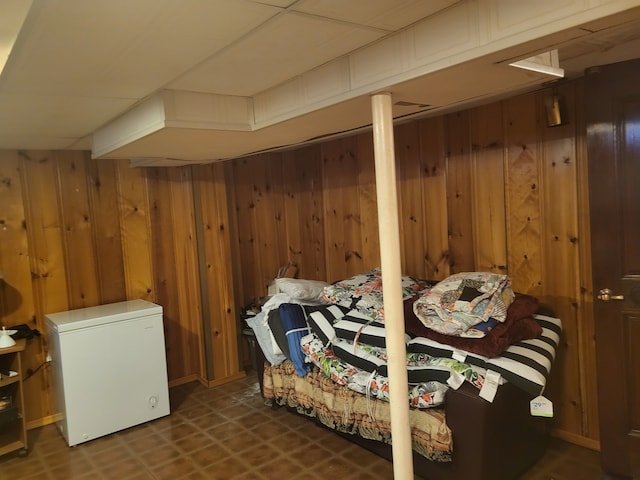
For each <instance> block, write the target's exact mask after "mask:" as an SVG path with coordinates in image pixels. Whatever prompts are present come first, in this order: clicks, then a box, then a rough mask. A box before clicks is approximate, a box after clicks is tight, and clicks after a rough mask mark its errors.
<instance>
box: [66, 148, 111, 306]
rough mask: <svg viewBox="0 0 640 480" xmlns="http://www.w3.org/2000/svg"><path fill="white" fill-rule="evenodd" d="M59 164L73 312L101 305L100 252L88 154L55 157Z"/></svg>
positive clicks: (70, 153) (69, 153)
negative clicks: (90, 191)
mask: <svg viewBox="0 0 640 480" xmlns="http://www.w3.org/2000/svg"><path fill="white" fill-rule="evenodd" d="M55 158H56V162H57V164H58V184H59V190H58V195H59V197H60V211H61V217H62V224H63V229H62V241H63V245H64V251H65V263H66V264H67V269H66V272H67V285H68V286H69V306H70V308H72V309H75V308H83V307H91V306H93V305H98V304H99V303H101V299H100V287H99V284H98V283H99V280H98V279H99V277H98V264H97V252H96V245H95V237H94V232H93V228H94V227H95V225H96V224H95V221H94V220H95V219H94V218H93V217H92V215H91V210H90V200H89V188H88V182H87V180H88V173H87V170H86V168H85V161H87V160H88V159H89V154H88V152H80V151H77V152H67V153H66V154H64V155H60V154H55Z"/></svg>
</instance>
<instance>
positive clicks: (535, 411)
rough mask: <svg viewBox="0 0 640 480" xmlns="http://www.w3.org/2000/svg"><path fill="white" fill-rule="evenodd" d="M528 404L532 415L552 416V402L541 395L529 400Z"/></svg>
mask: <svg viewBox="0 0 640 480" xmlns="http://www.w3.org/2000/svg"><path fill="white" fill-rule="evenodd" d="M530 405H531V415H533V416H534V417H553V403H552V402H551V400H549V399H547V398H545V397H543V396H542V395H540V396H539V397H536V398H534V399H533V400H531V402H530Z"/></svg>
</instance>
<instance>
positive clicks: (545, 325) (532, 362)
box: [407, 314, 562, 397]
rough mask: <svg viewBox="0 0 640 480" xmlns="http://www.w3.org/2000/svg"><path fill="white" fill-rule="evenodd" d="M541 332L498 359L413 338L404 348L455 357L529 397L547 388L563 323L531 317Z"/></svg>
mask: <svg viewBox="0 0 640 480" xmlns="http://www.w3.org/2000/svg"><path fill="white" fill-rule="evenodd" d="M533 318H534V321H535V322H536V323H537V324H538V325H539V326H540V328H541V330H542V333H541V334H540V336H539V337H538V338H534V339H529V340H523V341H520V342H516V343H514V344H512V345H510V346H509V347H508V348H507V349H506V350H505V351H504V352H502V354H501V355H500V356H496V357H493V358H487V357H483V356H480V355H475V354H472V353H469V352H465V351H461V350H459V349H456V348H454V347H452V346H450V345H443V344H439V343H438V342H436V341H433V340H430V339H427V338H414V339H412V340H411V341H409V344H408V345H407V352H409V353H426V354H427V355H431V356H434V357H436V356H440V357H444V358H455V359H456V360H459V361H461V362H464V363H468V364H469V365H474V366H477V367H481V368H484V369H486V370H488V371H493V372H496V373H499V374H500V375H501V376H502V377H503V378H504V379H505V380H507V381H508V382H511V383H513V384H514V385H515V386H516V387H518V388H520V389H522V390H524V391H525V392H527V393H529V394H530V395H532V396H534V397H535V396H538V395H540V394H541V393H542V392H543V391H544V388H545V386H546V382H547V378H548V377H549V374H550V372H551V365H552V363H553V360H554V358H555V354H556V351H557V349H558V346H559V345H560V334H561V332H562V322H561V321H560V319H558V318H554V317H549V316H546V315H537V314H536V315H534V316H533Z"/></svg>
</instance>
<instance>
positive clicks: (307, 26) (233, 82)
mask: <svg viewBox="0 0 640 480" xmlns="http://www.w3.org/2000/svg"><path fill="white" fill-rule="evenodd" d="M381 36H382V33H381V32H380V31H374V30H371V29H370V28H366V27H365V28H361V27H357V26H353V25H349V24H345V23H343V22H331V21H327V20H324V19H321V18H317V17H310V16H306V15H300V14H295V13H289V14H287V15H283V16H280V17H278V18H275V19H274V20H273V21H270V22H268V23H267V24H265V25H264V26H263V27H262V28H260V29H258V30H257V31H255V32H254V33H252V34H251V35H249V36H247V37H246V38H244V39H242V40H241V41H239V42H238V43H236V44H235V45H233V46H232V47H230V48H228V49H226V50H225V51H223V52H221V53H220V54H218V55H215V56H214V57H212V58H211V59H210V60H208V61H206V62H204V63H203V64H202V65H201V66H200V67H198V68H196V69H194V70H192V71H191V72H189V73H187V74H185V75H183V76H181V77H180V78H178V79H177V80H176V81H174V82H171V84H170V85H169V88H171V89H176V90H192V91H200V92H209V93H225V94H229V95H240V96H251V95H254V94H256V93H258V92H260V91H263V90H266V89H267V88H270V87H272V86H274V85H277V84H280V83H282V82H284V81H286V80H288V79H290V78H292V77H294V76H296V75H300V74H302V73H304V72H306V71H308V70H310V69H312V68H315V67H317V66H319V65H322V64H324V63H326V62H328V61H329V60H332V59H334V58H336V57H340V56H341V55H345V54H347V53H349V52H351V51H352V50H354V49H357V48H359V47H361V46H363V45H366V44H368V43H370V42H373V41H375V40H377V39H379V38H381Z"/></svg>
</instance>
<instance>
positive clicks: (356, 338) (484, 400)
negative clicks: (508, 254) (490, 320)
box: [250, 269, 561, 480]
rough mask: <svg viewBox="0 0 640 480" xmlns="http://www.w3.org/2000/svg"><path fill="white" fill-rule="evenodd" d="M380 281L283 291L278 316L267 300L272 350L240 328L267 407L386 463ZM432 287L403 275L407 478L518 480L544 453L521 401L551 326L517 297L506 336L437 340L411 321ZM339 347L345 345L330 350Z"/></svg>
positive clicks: (535, 421) (541, 427)
mask: <svg viewBox="0 0 640 480" xmlns="http://www.w3.org/2000/svg"><path fill="white" fill-rule="evenodd" d="M380 275H381V273H380V272H379V270H377V269H374V270H372V271H369V272H365V273H364V274H362V275H358V276H355V277H353V278H350V279H347V280H345V281H342V282H337V283H336V284H333V285H326V284H325V285H324V286H323V287H322V292H323V293H322V294H321V295H319V294H318V293H317V290H313V291H314V293H313V295H310V291H305V292H300V291H296V292H292V291H289V290H287V293H286V294H285V296H284V297H283V298H281V299H280V300H282V301H278V300H276V303H279V305H278V308H273V302H272V305H271V307H270V308H269V307H267V308H264V307H263V311H262V312H265V314H264V318H263V320H264V319H266V318H268V321H263V322H262V323H263V325H265V324H266V325H268V326H269V328H268V330H269V333H270V334H271V338H270V343H267V336H266V335H265V332H264V331H260V329H259V328H255V326H256V324H257V323H261V322H259V321H256V320H259V319H253V320H254V321H253V322H251V323H250V326H252V328H253V329H254V332H255V333H256V338H257V339H258V342H257V343H256V363H257V365H258V379H259V381H260V386H261V390H262V392H263V396H264V398H265V403H266V404H267V405H269V406H270V407H271V408H287V409H289V410H291V411H292V412H294V413H296V414H299V415H304V416H306V417H308V418H309V419H310V420H311V421H315V422H316V423H318V424H319V425H321V426H322V427H324V428H329V429H331V430H333V431H334V432H335V433H336V434H338V435H342V436H344V437H345V438H347V439H349V440H350V441H352V442H354V443H357V444H359V445H361V446H363V447H365V448H367V449H368V450H371V451H373V452H375V453H377V454H378V455H380V456H382V457H384V458H387V459H389V460H392V454H391V445H390V444H391V428H390V419H389V402H388V398H387V397H386V396H385V390H386V387H385V384H384V375H383V374H381V372H382V373H384V372H385V370H384V362H383V361H381V360H380V359H381V358H382V359H384V357H383V356H381V355H379V354H378V353H379V350H377V349H381V350H382V351H384V344H383V342H384V338H378V337H377V336H376V335H377V334H378V333H377V331H376V326H380V323H378V322H381V321H383V318H382V317H383V310H382V308H381V301H382V295H381V290H380V285H378V287H375V288H374V287H372V282H374V283H375V282H376V281H378V280H379V277H380ZM291 283H296V282H291ZM440 284H441V283H440V282H424V281H420V280H414V279H411V278H410V277H406V282H405V277H403V289H406V291H405V292H404V293H405V294H406V297H405V298H406V300H405V330H406V332H407V352H408V353H407V355H408V359H409V358H410V359H411V361H409V360H408V369H410V368H412V369H413V370H411V371H410V372H409V379H410V381H411V380H412V378H413V382H412V384H411V385H409V388H408V390H409V396H408V401H409V402H410V405H411V408H410V410H409V421H410V425H411V436H412V439H411V440H412V447H413V459H414V472H415V473H416V475H418V476H420V477H422V478H425V479H445V480H446V479H460V478H464V479H492V480H494V479H513V478H517V477H518V476H519V475H520V474H521V473H523V472H524V471H525V470H527V469H528V468H530V467H531V466H532V465H533V464H535V462H536V461H537V460H538V459H539V458H540V457H541V456H542V454H543V453H544V451H545V448H546V442H547V438H548V430H549V418H548V417H546V416H541V415H532V414H531V410H530V406H531V404H530V402H531V401H532V400H533V399H534V398H536V397H537V396H538V395H540V394H541V393H542V392H543V390H544V388H545V385H546V381H547V379H548V376H549V374H550V370H551V363H552V361H553V358H554V357H555V349H556V348H557V346H558V342H559V335H560V328H561V323H560V321H559V320H558V319H556V318H555V317H553V315H552V312H550V311H548V310H544V309H541V308H540V306H539V305H538V304H537V301H536V300H535V299H532V298H531V297H528V296H523V295H515V296H514V300H513V301H511V302H510V303H509V306H508V308H507V307H505V312H504V313H505V320H509V321H510V322H511V323H510V324H509V325H510V327H509V328H508V329H507V328H502V327H504V326H505V324H508V322H507V321H503V322H501V323H500V324H499V325H497V326H496V325H495V324H494V326H493V327H492V328H491V329H490V330H489V331H488V333H486V334H485V335H482V334H478V333H475V334H473V333H472V334H470V335H471V337H473V335H482V337H481V338H482V341H481V342H476V343H474V340H476V341H477V340H479V339H478V338H464V337H456V338H449V337H451V336H447V338H445V339H443V338H442V335H443V334H442V333H440V332H436V331H434V330H432V329H431V328H426V327H425V325H424V323H423V322H422V321H420V320H418V317H417V315H416V314H415V311H419V308H418V307H416V302H417V300H418V299H420V298H424V295H425V293H424V292H425V291H427V290H429V291H431V290H434V291H435V290H437V288H436V287H438V286H439V285H440ZM298 286H299V285H298ZM459 290H460V291H462V290H464V289H459ZM278 295H279V294H276V295H275V296H274V297H272V298H276V297H277V296H278ZM311 297H313V298H311ZM463 297H464V295H463ZM319 300H320V301H319ZM328 300H329V302H328V303H327V301H328ZM318 301H319V302H318ZM297 302H300V303H297ZM316 303H320V304H319V305H317V304H316ZM485 303H486V302H485ZM485 307H486V305H485ZM499 310H500V308H499V307H498V308H497V309H493V308H492V309H491V312H489V313H496V312H497V311H499ZM262 312H261V313H262ZM274 312H277V314H274ZM290 312H291V314H290ZM507 312H511V314H510V316H509V317H508V318H506V314H507ZM514 312H515V313H514ZM514 318H517V319H518V320H517V321H515V320H514ZM523 319H526V321H524V320H523ZM358 322H362V323H361V325H362V326H361V327H360V328H358V327H357V323H358ZM252 324H253V325H252ZM353 324H356V327H354V326H353ZM515 324H517V325H518V327H519V329H518V328H515V327H514V326H513V325H515ZM444 328H445V329H450V328H451V327H450V326H449V325H447V326H446V327H444ZM496 329H497V330H496ZM494 330H496V331H497V333H496V332H494ZM336 331H337V332H338V333H336ZM505 332H508V334H505ZM484 337H488V338H484ZM277 339H278V340H277ZM439 340H444V341H449V340H451V341H450V342H449V343H441V342H440V341H439ZM485 340H486V341H485ZM343 341H346V342H348V343H347V344H348V345H349V346H350V347H349V348H344V350H345V351H344V352H340V344H341V342H343ZM349 342H350V343H349ZM380 342H382V343H380ZM370 344H376V346H375V347H370ZM278 345H279V346H280V347H281V348H278ZM380 345H381V346H380ZM469 345H471V346H469ZM481 345H484V346H481ZM365 346H366V347H367V348H366V349H365V350H366V351H362V352H360V355H355V353H356V351H357V350H359V349H360V347H365ZM272 347H275V354H276V355H278V356H277V357H274V350H273V349H272ZM467 347H468V349H465V348H467ZM471 350H473V351H471ZM334 351H335V352H338V355H335V352H334ZM496 352H499V353H498V354H497V355H495V353H496ZM541 352H542V353H541ZM543 354H544V355H543ZM376 355H377V356H376ZM412 355H413V356H412ZM545 355H546V356H545ZM416 358H418V359H421V361H422V360H424V361H422V363H420V362H417V363H416V362H414V360H415V359H416ZM345 359H347V360H349V361H348V362H345ZM425 359H426V360H425ZM354 364H357V365H358V367H355V366H354ZM346 370H348V371H346ZM354 372H355V375H354ZM354 376H355V377H358V378H359V380H353V379H352V377H354Z"/></svg>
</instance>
